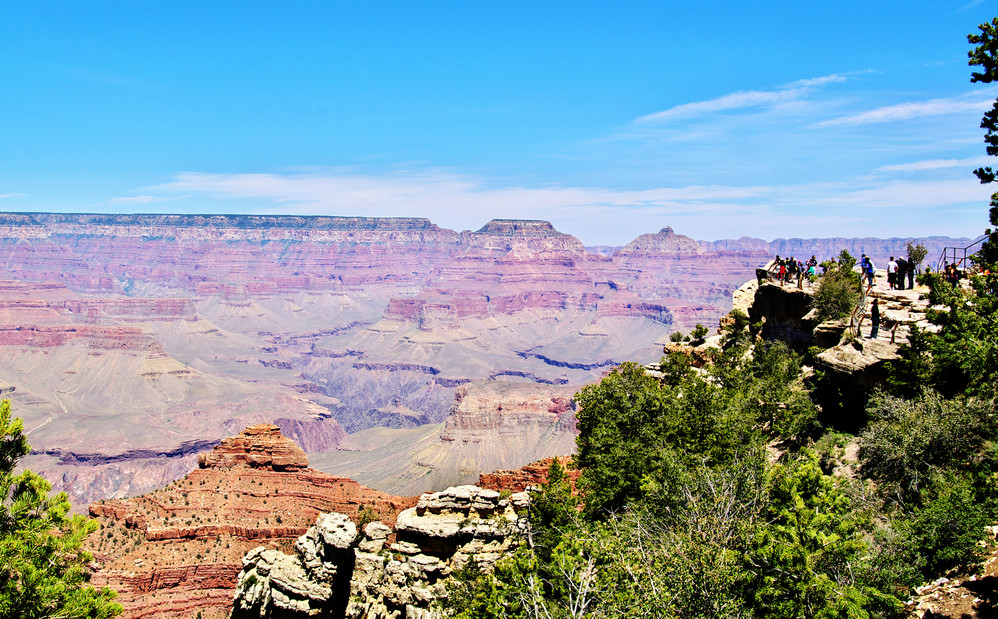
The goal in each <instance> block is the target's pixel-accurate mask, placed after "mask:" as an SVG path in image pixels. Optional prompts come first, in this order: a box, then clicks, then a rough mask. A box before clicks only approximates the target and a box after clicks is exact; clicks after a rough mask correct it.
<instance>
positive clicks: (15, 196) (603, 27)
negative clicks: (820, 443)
mask: <svg viewBox="0 0 998 619" xmlns="http://www.w3.org/2000/svg"><path fill="white" fill-rule="evenodd" d="M996 13H998V2H996V1H995V0H969V1H967V0H960V1H956V2H947V1H944V2H939V1H933V2H930V1H929V0H919V1H915V2H906V3H903V4H902V3H881V4H876V5H868V4H866V3H860V2H855V1H849V2H844V3H838V4H835V5H822V4H813V3H811V4H799V5H791V6H771V5H763V6H757V5H747V4H744V3H728V2H722V3H720V4H715V5H709V6H708V5H690V6H669V5H666V4H662V3H656V2H634V3H627V5H626V6H620V7H617V6H614V7H611V6H608V5H605V4H603V3H598V2H573V3H565V2H554V3H544V4H542V5H537V4H530V3H515V2H514V3H506V4H503V5H502V6H491V5H488V6H487V5H467V4H466V3H459V2H439V3H434V4H432V5H406V4H388V3H363V4H350V3H338V2H333V3H329V2H315V1H311V2H302V3H295V4H293V5H286V4H281V5H278V4H276V3H267V2H264V3H254V4H252V5H244V4H234V3H231V4H211V5H204V4H203V3H193V2H177V3H171V4H170V5H167V6H153V5H147V4H131V5H120V4H117V3H109V2H100V1H98V2H92V3H87V4H85V5H76V6H74V5H64V4H62V3H52V2H44V1H43V2H36V3H28V4H22V5H19V6H17V7H9V8H6V9H5V11H4V18H3V19H2V20H0V53H2V54H3V57H4V58H5V62H4V63H3V65H0V80H2V83H3V84H4V91H5V95H6V96H4V97H0V135H3V140H2V142H0V143H2V144H3V148H2V149H0V210H10V211H21V212H23V211H49V212H79V211H96V212H103V213H131V212H135V211H141V212H164V211H165V212H177V213H237V214H307V215H339V216H381V217H389V216H415V217H427V218H429V219H430V220H431V221H433V222H434V223H435V224H437V225H439V226H441V227H446V228H451V229H455V230H464V229H468V230H474V229H477V228H478V227H480V226H481V225H482V224H481V223H479V222H486V221H488V220H489V219H492V218H494V217H509V218H521V219H543V220H547V221H550V222H551V223H552V224H553V225H554V226H555V227H556V228H557V229H558V230H560V231H563V232H566V233H569V234H572V235H574V236H576V237H577V238H579V239H580V240H582V241H583V242H584V243H586V244H587V245H597V244H609V245H622V244H625V243H627V242H628V241H630V240H631V239H633V238H635V237H636V236H638V235H640V234H643V233H647V232H652V231H657V230H658V229H660V228H662V227H664V226H672V227H673V228H674V229H675V230H677V232H681V233H683V234H686V235H687V236H690V237H692V238H697V239H726V238H739V237H741V236H743V235H744V236H751V237H756V238H764V239H773V238H794V237H796V238H829V237H864V236H872V237H878V238H892V237H909V236H911V237H920V236H928V235H929V233H930V232H931V234H932V235H941V236H952V237H975V236H976V235H978V234H979V233H981V232H982V231H983V230H984V228H985V227H987V205H988V199H989V195H990V193H991V188H989V187H988V186H986V185H985V186H982V185H980V184H979V183H978V182H977V180H976V178H975V177H974V176H973V175H972V173H971V170H972V169H973V168H975V167H977V166H979V165H982V164H985V163H986V162H987V159H988V158H987V157H985V150H984V143H983V132H982V131H981V129H980V128H979V123H980V117H981V115H982V113H983V112H984V111H985V110H986V109H988V108H990V106H991V104H992V101H993V100H994V99H995V97H996V95H998V87H995V86H990V85H980V84H971V83H970V73H971V69H970V67H968V66H967V52H968V50H969V49H970V46H969V45H968V44H967V42H966V35H967V34H968V33H971V32H976V31H977V24H979V23H982V22H985V21H989V20H990V19H991V17H992V16H993V15H994V14H996ZM805 33H806V34H805Z"/></svg>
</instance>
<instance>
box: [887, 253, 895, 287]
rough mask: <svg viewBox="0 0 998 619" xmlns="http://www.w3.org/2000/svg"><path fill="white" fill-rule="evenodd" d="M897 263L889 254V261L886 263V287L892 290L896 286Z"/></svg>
mask: <svg viewBox="0 0 998 619" xmlns="http://www.w3.org/2000/svg"><path fill="white" fill-rule="evenodd" d="M897 279H898V263H897V262H896V261H895V260H894V256H891V261H890V262H888V263H887V287H888V288H890V289H891V290H894V289H895V288H896V287H897Z"/></svg>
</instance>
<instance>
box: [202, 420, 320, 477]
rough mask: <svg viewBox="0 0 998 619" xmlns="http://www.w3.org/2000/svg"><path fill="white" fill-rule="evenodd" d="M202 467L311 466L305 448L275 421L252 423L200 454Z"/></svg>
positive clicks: (283, 468) (278, 468) (281, 468)
mask: <svg viewBox="0 0 998 619" xmlns="http://www.w3.org/2000/svg"><path fill="white" fill-rule="evenodd" d="M198 466H200V467H201V468H203V469H205V468H215V469H219V468H232V467H234V466H249V467H251V468H255V469H268V470H271V471H286V472H292V471H301V470H303V469H306V468H308V457H307V456H306V455H305V452H304V451H302V448H301V447H299V446H298V445H296V444H295V443H294V441H292V440H291V439H289V438H286V437H284V436H283V435H282V434H281V430H280V428H278V427H277V426H275V425H273V424H269V423H261V424H257V425H255V426H250V427H248V428H246V429H245V430H243V431H242V433H240V434H239V435H238V436H233V437H229V438H226V439H224V440H223V441H222V442H221V444H219V445H216V446H215V448H214V449H212V450H211V451H210V452H207V453H202V454H200V455H198Z"/></svg>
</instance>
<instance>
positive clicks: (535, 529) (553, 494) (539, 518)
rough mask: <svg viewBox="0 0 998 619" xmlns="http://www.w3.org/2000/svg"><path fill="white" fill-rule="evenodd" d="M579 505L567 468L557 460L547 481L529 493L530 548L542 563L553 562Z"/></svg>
mask: <svg viewBox="0 0 998 619" xmlns="http://www.w3.org/2000/svg"><path fill="white" fill-rule="evenodd" d="M578 504H579V502H578V500H577V499H576V497H574V496H572V487H571V485H570V484H569V481H568V475H566V473H565V467H563V466H562V465H561V462H560V461H559V460H558V458H555V459H554V460H553V461H552V462H551V466H549V467H548V477H547V480H546V481H545V482H544V484H543V485H542V486H541V487H540V488H539V489H536V490H533V491H532V492H531V493H530V510H529V512H528V517H529V519H530V531H531V537H530V545H531V547H532V548H533V549H534V551H535V552H536V553H537V555H538V557H540V559H541V560H542V561H550V560H551V553H552V552H553V550H554V548H555V547H557V545H558V543H559V542H560V541H561V540H562V537H563V536H564V535H565V533H566V532H567V531H569V529H570V528H571V527H572V525H573V523H574V520H575V515H576V508H577V507H578Z"/></svg>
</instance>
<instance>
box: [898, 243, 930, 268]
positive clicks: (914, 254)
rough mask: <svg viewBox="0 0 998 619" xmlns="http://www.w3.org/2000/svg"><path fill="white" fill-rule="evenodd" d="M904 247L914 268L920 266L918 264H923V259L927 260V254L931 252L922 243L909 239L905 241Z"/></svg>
mask: <svg viewBox="0 0 998 619" xmlns="http://www.w3.org/2000/svg"><path fill="white" fill-rule="evenodd" d="M904 248H905V252H906V253H907V255H908V263H909V265H910V267H911V268H912V269H915V268H918V265H920V264H922V261H923V260H925V256H927V255H928V254H929V250H927V249H926V248H925V245H923V244H922V243H919V244H917V245H916V244H914V243H912V242H911V241H908V242H907V243H905V245H904Z"/></svg>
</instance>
